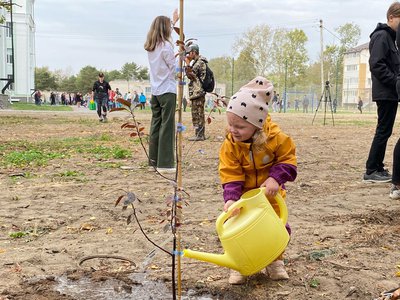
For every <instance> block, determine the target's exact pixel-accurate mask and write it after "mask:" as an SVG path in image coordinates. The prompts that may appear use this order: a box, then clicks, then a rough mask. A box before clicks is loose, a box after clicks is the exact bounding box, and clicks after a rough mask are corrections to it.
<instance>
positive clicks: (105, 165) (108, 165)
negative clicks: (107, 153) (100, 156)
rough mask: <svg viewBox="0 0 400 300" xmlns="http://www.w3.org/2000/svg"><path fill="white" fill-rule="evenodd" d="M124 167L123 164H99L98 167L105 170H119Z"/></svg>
mask: <svg viewBox="0 0 400 300" xmlns="http://www.w3.org/2000/svg"><path fill="white" fill-rule="evenodd" d="M122 165H123V163H121V162H98V163H96V166H98V167H100V168H103V169H118V168H120V167H121V166H122Z"/></svg>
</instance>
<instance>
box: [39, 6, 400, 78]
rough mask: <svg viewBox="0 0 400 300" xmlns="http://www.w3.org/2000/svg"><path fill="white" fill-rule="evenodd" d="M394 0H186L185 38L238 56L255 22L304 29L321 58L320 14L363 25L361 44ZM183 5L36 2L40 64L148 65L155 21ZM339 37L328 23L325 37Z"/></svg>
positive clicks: (214, 53)
mask: <svg viewBox="0 0 400 300" xmlns="http://www.w3.org/2000/svg"><path fill="white" fill-rule="evenodd" d="M392 2H393V1H392V0H343V1H342V0H332V1H318V0H296V1H295V0H280V1H275V0H274V1H270V0H258V1H254V0H213V1H211V0H186V1H185V2H184V32H185V34H186V38H189V37H190V38H197V39H198V44H199V46H200V52H201V54H203V55H204V56H205V57H207V58H209V59H210V58H214V57H218V56H222V55H228V56H232V55H233V52H232V44H233V42H234V41H235V39H237V38H238V37H239V36H240V35H241V34H242V33H243V32H245V31H246V30H248V29H250V28H252V27H254V26H255V25H258V24H267V25H269V26H270V27H272V28H277V27H280V28H288V29H293V28H299V29H303V30H304V31H305V33H306V34H307V36H308V38H309V41H308V43H307V49H308V51H309V57H310V58H311V59H312V60H315V59H317V57H318V55H319V52H320V33H319V19H322V20H323V22H324V26H325V27H326V28H327V29H328V30H329V31H331V32H332V33H335V32H334V30H335V28H337V27H338V26H340V25H343V24H345V23H354V24H357V25H359V26H360V27H361V39H360V44H362V43H365V42H368V40H369V38H368V36H369V34H370V33H371V32H372V30H373V29H374V28H375V26H376V24H377V23H378V22H386V11H387V8H388V7H389V6H390V4H391V3H392ZM178 7H179V0H174V1H172V0H39V1H35V23H36V57H37V58H36V64H37V66H38V67H43V66H48V67H49V68H50V69H51V70H55V69H64V70H69V72H72V73H77V72H79V70H80V69H81V68H82V67H84V66H86V65H91V66H94V67H96V68H98V69H101V70H114V69H117V70H119V69H120V68H121V66H122V65H123V64H124V63H126V62H135V63H137V64H139V65H142V66H148V63H147V54H146V51H145V50H144V49H143V43H144V41H145V38H146V35H147V31H148V29H149V26H150V24H151V22H152V20H153V19H154V18H155V17H156V16H158V15H167V16H171V15H172V12H173V10H174V9H175V8H178ZM173 39H174V40H176V39H177V35H176V34H175V35H174V37H173ZM337 42H338V41H337V39H336V38H335V37H334V36H333V35H332V34H331V33H329V32H328V31H326V30H324V44H332V43H337Z"/></svg>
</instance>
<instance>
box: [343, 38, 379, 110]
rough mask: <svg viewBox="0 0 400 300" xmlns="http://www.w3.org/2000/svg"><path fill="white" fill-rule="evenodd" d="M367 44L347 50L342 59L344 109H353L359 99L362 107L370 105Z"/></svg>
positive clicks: (370, 83)
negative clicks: (361, 101)
mask: <svg viewBox="0 0 400 300" xmlns="http://www.w3.org/2000/svg"><path fill="white" fill-rule="evenodd" d="M368 45H369V43H365V44H362V45H360V46H357V47H355V48H352V49H350V50H348V51H347V52H346V53H345V54H344V59H343V68H344V69H343V93H342V103H343V106H344V107H355V106H356V105H357V102H358V97H360V98H361V99H362V100H363V102H364V105H366V106H368V105H371V103H372V94H371V88H372V82H371V72H370V71H369V63H368V60H369V49H368Z"/></svg>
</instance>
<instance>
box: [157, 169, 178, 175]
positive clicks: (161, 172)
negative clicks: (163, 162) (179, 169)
mask: <svg viewBox="0 0 400 300" xmlns="http://www.w3.org/2000/svg"><path fill="white" fill-rule="evenodd" d="M157 171H158V173H160V174H172V173H174V174H175V173H176V168H157Z"/></svg>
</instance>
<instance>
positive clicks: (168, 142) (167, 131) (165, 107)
mask: <svg viewBox="0 0 400 300" xmlns="http://www.w3.org/2000/svg"><path fill="white" fill-rule="evenodd" d="M150 103H151V112H152V117H151V128H150V140H149V166H156V167H160V168H173V167H174V166H175V151H174V149H175V147H174V146H175V107H176V94H173V93H166V94H162V95H159V96H154V95H153V96H152V97H151V101H150Z"/></svg>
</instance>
